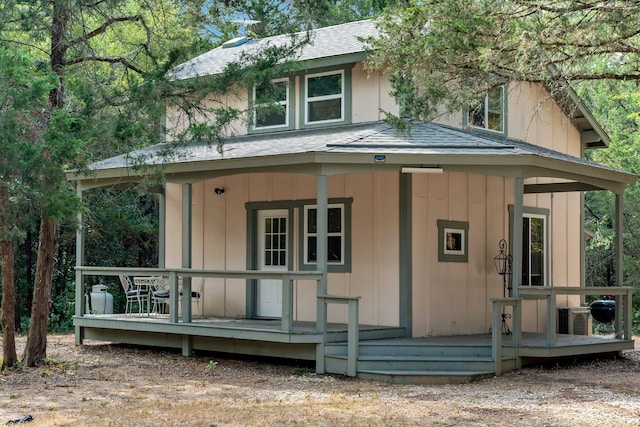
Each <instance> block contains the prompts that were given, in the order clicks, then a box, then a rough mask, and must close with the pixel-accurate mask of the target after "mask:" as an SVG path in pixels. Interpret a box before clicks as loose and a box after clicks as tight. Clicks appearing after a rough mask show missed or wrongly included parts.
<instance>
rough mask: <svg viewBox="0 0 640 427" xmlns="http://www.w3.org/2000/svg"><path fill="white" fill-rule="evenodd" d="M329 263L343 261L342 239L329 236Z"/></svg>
mask: <svg viewBox="0 0 640 427" xmlns="http://www.w3.org/2000/svg"><path fill="white" fill-rule="evenodd" d="M327 250H328V252H329V253H328V255H329V256H328V257H327V259H328V261H329V262H340V261H342V237H340V236H329V238H328V239H327Z"/></svg>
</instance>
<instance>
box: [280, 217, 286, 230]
mask: <svg viewBox="0 0 640 427" xmlns="http://www.w3.org/2000/svg"><path fill="white" fill-rule="evenodd" d="M286 232H287V219H286V218H281V219H280V233H281V234H286Z"/></svg>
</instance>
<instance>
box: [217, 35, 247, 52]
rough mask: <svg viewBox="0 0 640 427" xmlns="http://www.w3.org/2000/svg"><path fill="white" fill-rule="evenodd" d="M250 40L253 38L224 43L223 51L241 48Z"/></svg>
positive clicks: (240, 38) (242, 38) (239, 38)
mask: <svg viewBox="0 0 640 427" xmlns="http://www.w3.org/2000/svg"><path fill="white" fill-rule="evenodd" d="M249 40H251V37H247V36H240V37H236V38H235V39H231V40H228V41H226V42H224V43H222V48H223V49H228V48H230V47H236V46H240V45H243V44H245V43H246V42H248V41H249Z"/></svg>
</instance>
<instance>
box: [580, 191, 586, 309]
mask: <svg viewBox="0 0 640 427" xmlns="http://www.w3.org/2000/svg"><path fill="white" fill-rule="evenodd" d="M584 203H585V200H584V191H581V192H580V286H587V273H586V268H587V267H586V259H587V255H586V251H587V250H586V245H587V241H586V239H585V236H584V230H586V226H585V219H584ZM585 297H586V295H580V305H581V306H583V305H585V303H586V298H585Z"/></svg>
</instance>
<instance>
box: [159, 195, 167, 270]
mask: <svg viewBox="0 0 640 427" xmlns="http://www.w3.org/2000/svg"><path fill="white" fill-rule="evenodd" d="M166 244H167V198H166V196H165V187H164V185H163V186H162V189H161V190H160V193H158V267H159V268H165V267H166V252H165V251H166V249H167V247H166Z"/></svg>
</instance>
